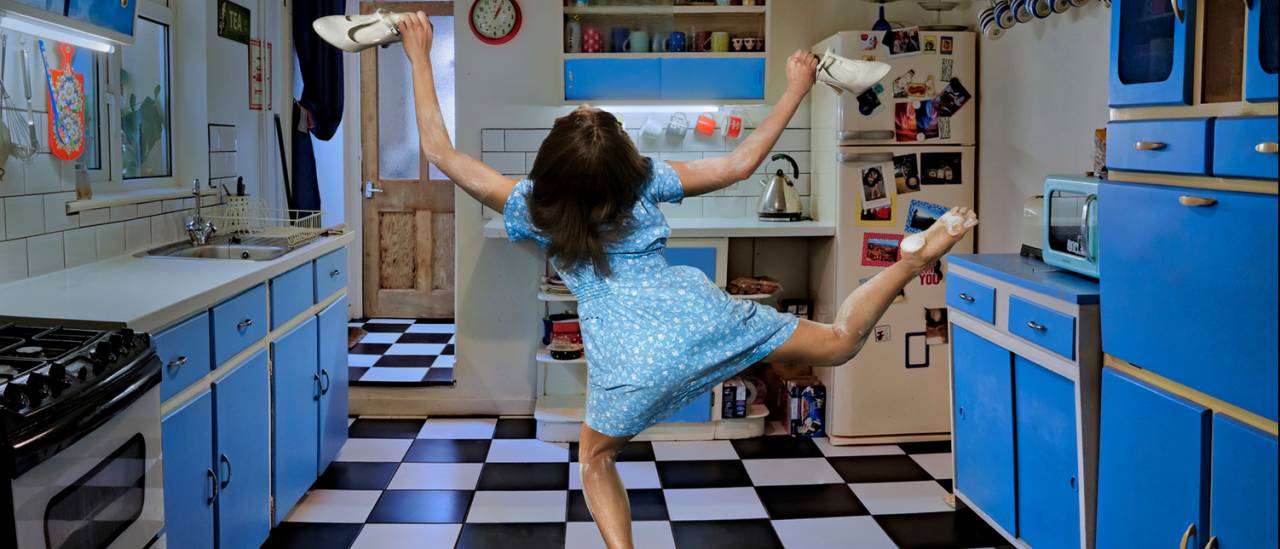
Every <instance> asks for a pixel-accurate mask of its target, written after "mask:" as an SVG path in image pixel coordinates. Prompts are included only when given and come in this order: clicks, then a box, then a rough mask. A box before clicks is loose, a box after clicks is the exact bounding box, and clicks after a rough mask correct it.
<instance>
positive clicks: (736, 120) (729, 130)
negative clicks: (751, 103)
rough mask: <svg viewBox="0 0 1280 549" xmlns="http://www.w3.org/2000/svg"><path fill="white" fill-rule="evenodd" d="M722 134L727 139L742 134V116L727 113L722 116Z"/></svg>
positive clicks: (735, 137)
mask: <svg viewBox="0 0 1280 549" xmlns="http://www.w3.org/2000/svg"><path fill="white" fill-rule="evenodd" d="M723 135H724V136H725V137H727V138H729V139H737V138H738V137H739V136H741V135H742V117H740V116H736V115H732V114H730V115H728V116H725V117H724V131H723Z"/></svg>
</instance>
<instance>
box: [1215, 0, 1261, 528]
mask: <svg viewBox="0 0 1280 549" xmlns="http://www.w3.org/2000/svg"><path fill="white" fill-rule="evenodd" d="M1251 9H1253V1H1252V0H1244V10H1245V11H1249V10H1251ZM1210 541H1212V538H1210ZM1206 547H1207V546H1206Z"/></svg>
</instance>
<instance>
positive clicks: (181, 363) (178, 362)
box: [168, 356, 187, 370]
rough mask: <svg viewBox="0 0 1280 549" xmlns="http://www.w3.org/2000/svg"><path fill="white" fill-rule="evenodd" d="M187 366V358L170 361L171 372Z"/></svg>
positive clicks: (182, 357)
mask: <svg viewBox="0 0 1280 549" xmlns="http://www.w3.org/2000/svg"><path fill="white" fill-rule="evenodd" d="M186 365H187V357H185V356H180V357H178V358H175V359H173V360H170V361H169V365H168V366H169V369H170V370H177V369H178V368H181V367H183V366H186Z"/></svg>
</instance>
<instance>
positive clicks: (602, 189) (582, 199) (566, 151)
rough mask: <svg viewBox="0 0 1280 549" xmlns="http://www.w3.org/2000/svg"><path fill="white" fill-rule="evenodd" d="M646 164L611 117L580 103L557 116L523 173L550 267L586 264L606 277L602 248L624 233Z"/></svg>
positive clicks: (570, 267)
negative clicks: (529, 167)
mask: <svg viewBox="0 0 1280 549" xmlns="http://www.w3.org/2000/svg"><path fill="white" fill-rule="evenodd" d="M651 169H652V167H651V166H650V164H649V159H648V158H645V157H643V156H640V152H639V151H637V150H636V146H635V144H634V143H632V142H631V138H630V137H628V136H627V133H626V132H625V131H623V129H622V123H620V122H619V121H618V119H617V118H615V117H614V116H613V115H612V114H609V113H608V112H605V111H602V110H597V109H586V108H580V109H577V110H575V111H573V112H571V113H569V114H568V115H566V116H563V117H561V118H558V119H556V123H555V126H554V127H552V129H551V134H550V135H548V136H547V138H546V139H545V140H543V142H542V146H541V147H540V148H539V149H538V157H537V159H535V160H534V162H533V169H532V170H531V172H530V174H529V179H532V180H533V192H532V193H530V195H529V215H530V217H531V220H532V221H533V225H534V226H535V227H537V229H538V231H540V232H541V233H542V234H543V235H545V236H546V237H547V239H548V240H549V241H550V245H549V246H548V247H547V254H548V255H550V256H551V258H552V260H553V261H554V262H555V264H556V268H558V269H561V270H573V269H577V268H579V267H582V266H584V265H587V264H590V265H591V266H592V267H594V268H595V270H596V273H598V274H600V275H601V276H609V274H610V269H609V260H608V257H607V256H606V255H605V248H606V246H608V245H609V244H611V243H614V242H617V241H618V240H620V239H622V238H623V237H625V236H626V235H627V233H628V232H629V231H630V229H631V209H632V208H633V207H634V206H635V204H636V200H638V199H639V198H640V190H641V189H642V188H643V186H644V183H645V181H647V180H648V179H649V174H650V170H651Z"/></svg>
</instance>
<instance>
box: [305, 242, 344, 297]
mask: <svg viewBox="0 0 1280 549" xmlns="http://www.w3.org/2000/svg"><path fill="white" fill-rule="evenodd" d="M315 263H316V267H315V272H316V282H315V287H316V295H315V299H314V300H313V301H314V302H315V303H320V302H323V301H324V300H325V299H327V298H328V297H329V296H331V295H333V293H334V292H337V291H339V290H341V291H343V292H345V291H346V290H347V249H346V248H338V249H337V250H334V251H332V252H329V253H327V254H325V255H322V256H320V257H318V258H316V262H315Z"/></svg>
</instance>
